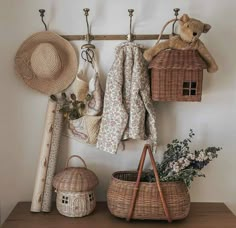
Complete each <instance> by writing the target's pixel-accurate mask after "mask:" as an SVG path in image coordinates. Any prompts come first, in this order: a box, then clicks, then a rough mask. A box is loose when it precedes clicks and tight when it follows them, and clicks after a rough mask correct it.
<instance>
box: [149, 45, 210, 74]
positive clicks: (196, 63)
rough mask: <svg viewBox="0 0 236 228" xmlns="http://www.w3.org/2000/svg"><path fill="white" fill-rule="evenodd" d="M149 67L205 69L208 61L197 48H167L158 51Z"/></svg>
mask: <svg viewBox="0 0 236 228" xmlns="http://www.w3.org/2000/svg"><path fill="white" fill-rule="evenodd" d="M148 67H149V68H155V69H184V70H203V69H206V68H207V64H206V62H205V61H204V60H203V59H202V58H201V56H200V55H199V53H198V51H196V50H174V49H167V50H164V51H161V52H160V53H158V54H157V55H156V56H155V57H154V58H153V59H152V61H151V62H150V64H149V66H148Z"/></svg>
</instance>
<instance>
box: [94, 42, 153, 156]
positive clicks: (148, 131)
mask: <svg viewBox="0 0 236 228" xmlns="http://www.w3.org/2000/svg"><path fill="white" fill-rule="evenodd" d="M127 139H143V140H146V139H149V140H150V141H151V142H152V143H153V144H156V143H157V127H156V115H155V111H154V108H153V104H152V101H151V97H150V79H149V75H148V68H147V63H146V62H145V60H144V58H143V49H142V47H141V45H138V44H135V43H131V42H125V43H122V44H121V45H119V46H118V47H117V48H116V56H115V61H114V63H113V65H112V67H111V69H110V71H109V73H108V77H107V82H106V91H105V97H104V107H103V115H102V122H101V126H100V132H99V135H98V141H97V148H98V149H100V150H103V151H106V152H109V153H113V154H114V153H116V152H117V149H118V146H119V143H120V141H121V140H127Z"/></svg>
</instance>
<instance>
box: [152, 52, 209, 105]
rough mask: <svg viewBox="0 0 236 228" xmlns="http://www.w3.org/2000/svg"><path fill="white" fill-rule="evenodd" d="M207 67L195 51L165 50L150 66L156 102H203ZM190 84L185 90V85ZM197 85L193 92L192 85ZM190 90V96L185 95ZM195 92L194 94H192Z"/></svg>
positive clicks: (153, 94) (153, 97) (153, 96)
mask: <svg viewBox="0 0 236 228" xmlns="http://www.w3.org/2000/svg"><path fill="white" fill-rule="evenodd" d="M206 67H207V65H206V63H205V62H204V61H203V59H202V58H201V57H200V55H199V54H198V52H197V51H195V50H165V51H162V52H160V53H159V54H158V55H157V56H156V57H155V58H154V59H153V60H152V61H151V63H150V64H149V68H151V69H152V73H151V75H152V83H151V87H152V88H151V90H152V99H153V100H154V101H201V94H202V81H203V69H206ZM185 82H187V83H189V87H188V88H184V83H185ZM192 82H194V83H196V84H195V85H196V86H195V87H194V88H193V90H191V83H192ZM184 89H187V90H188V89H189V94H188V95H186V94H184ZM191 92H193V94H191Z"/></svg>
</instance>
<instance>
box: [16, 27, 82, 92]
mask: <svg viewBox="0 0 236 228" xmlns="http://www.w3.org/2000/svg"><path fill="white" fill-rule="evenodd" d="M42 49H43V50H42ZM77 69H78V62H77V56H76V52H75V50H74V48H73V47H72V45H71V44H70V42H68V41H67V40H65V39H63V38H62V37H60V36H59V35H57V34H56V33H53V32H49V31H46V32H38V33H35V34H33V35H32V36H30V37H29V38H28V39H26V40H25V41H24V42H23V44H22V45H21V46H20V48H19V49H18V51H17V53H16V57H15V70H16V73H17V75H19V76H20V77H22V78H23V80H24V82H25V83H26V84H27V85H28V86H29V87H31V88H33V89H36V90H38V91H40V92H42V93H45V94H48V95H51V94H57V93H59V92H61V91H63V90H64V89H66V88H67V87H68V86H69V85H70V84H71V83H72V81H73V80H74V79H75V76H76V73H77Z"/></svg>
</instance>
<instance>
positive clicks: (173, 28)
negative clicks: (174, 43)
mask: <svg viewBox="0 0 236 228" xmlns="http://www.w3.org/2000/svg"><path fill="white" fill-rule="evenodd" d="M173 10H174V12H175V21H174V23H173V25H172V35H175V23H176V21H178V16H179V11H180V9H179V8H174V9H173Z"/></svg>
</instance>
